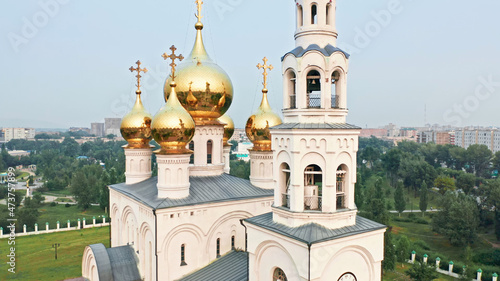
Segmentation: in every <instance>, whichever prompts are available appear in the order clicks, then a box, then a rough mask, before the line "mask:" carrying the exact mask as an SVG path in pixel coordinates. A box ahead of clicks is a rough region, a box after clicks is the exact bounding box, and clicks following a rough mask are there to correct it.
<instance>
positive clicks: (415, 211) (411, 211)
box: [389, 209, 439, 214]
mask: <svg viewBox="0 0 500 281" xmlns="http://www.w3.org/2000/svg"><path fill="white" fill-rule="evenodd" d="M437 211H439V210H438V209H432V210H431V209H429V210H427V211H426V212H427V213H430V212H437ZM421 212H422V211H420V210H404V211H403V213H421ZM389 213H391V214H397V213H398V211H389Z"/></svg>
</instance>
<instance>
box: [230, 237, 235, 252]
mask: <svg viewBox="0 0 500 281" xmlns="http://www.w3.org/2000/svg"><path fill="white" fill-rule="evenodd" d="M234 248H235V247H234V235H233V236H231V250H234Z"/></svg>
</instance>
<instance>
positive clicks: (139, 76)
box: [129, 60, 148, 92]
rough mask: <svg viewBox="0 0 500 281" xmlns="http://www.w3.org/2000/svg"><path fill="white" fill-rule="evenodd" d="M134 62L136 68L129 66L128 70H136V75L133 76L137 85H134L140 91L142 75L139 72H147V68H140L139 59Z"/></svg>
mask: <svg viewBox="0 0 500 281" xmlns="http://www.w3.org/2000/svg"><path fill="white" fill-rule="evenodd" d="M136 64H137V67H136V68H134V67H133V66H131V67H130V68H129V70H130V72H134V71H137V75H136V76H135V77H137V85H136V86H137V91H138V92H140V91H141V77H142V76H141V72H143V73H146V72H148V70H147V68H141V61H140V60H138V61H137V62H136Z"/></svg>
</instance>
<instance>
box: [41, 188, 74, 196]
mask: <svg viewBox="0 0 500 281" xmlns="http://www.w3.org/2000/svg"><path fill="white" fill-rule="evenodd" d="M42 195H43V196H45V195H50V196H56V197H61V196H68V195H73V194H72V193H71V191H70V190H69V189H67V188H66V189H63V190H54V191H47V192H43V193H42Z"/></svg>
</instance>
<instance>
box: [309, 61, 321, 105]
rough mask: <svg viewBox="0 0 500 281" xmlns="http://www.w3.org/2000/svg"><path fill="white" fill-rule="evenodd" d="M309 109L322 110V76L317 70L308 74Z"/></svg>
mask: <svg viewBox="0 0 500 281" xmlns="http://www.w3.org/2000/svg"><path fill="white" fill-rule="evenodd" d="M306 79H307V107H308V108H321V74H319V72H318V71H316V70H311V71H309V73H307V78H306Z"/></svg>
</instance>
